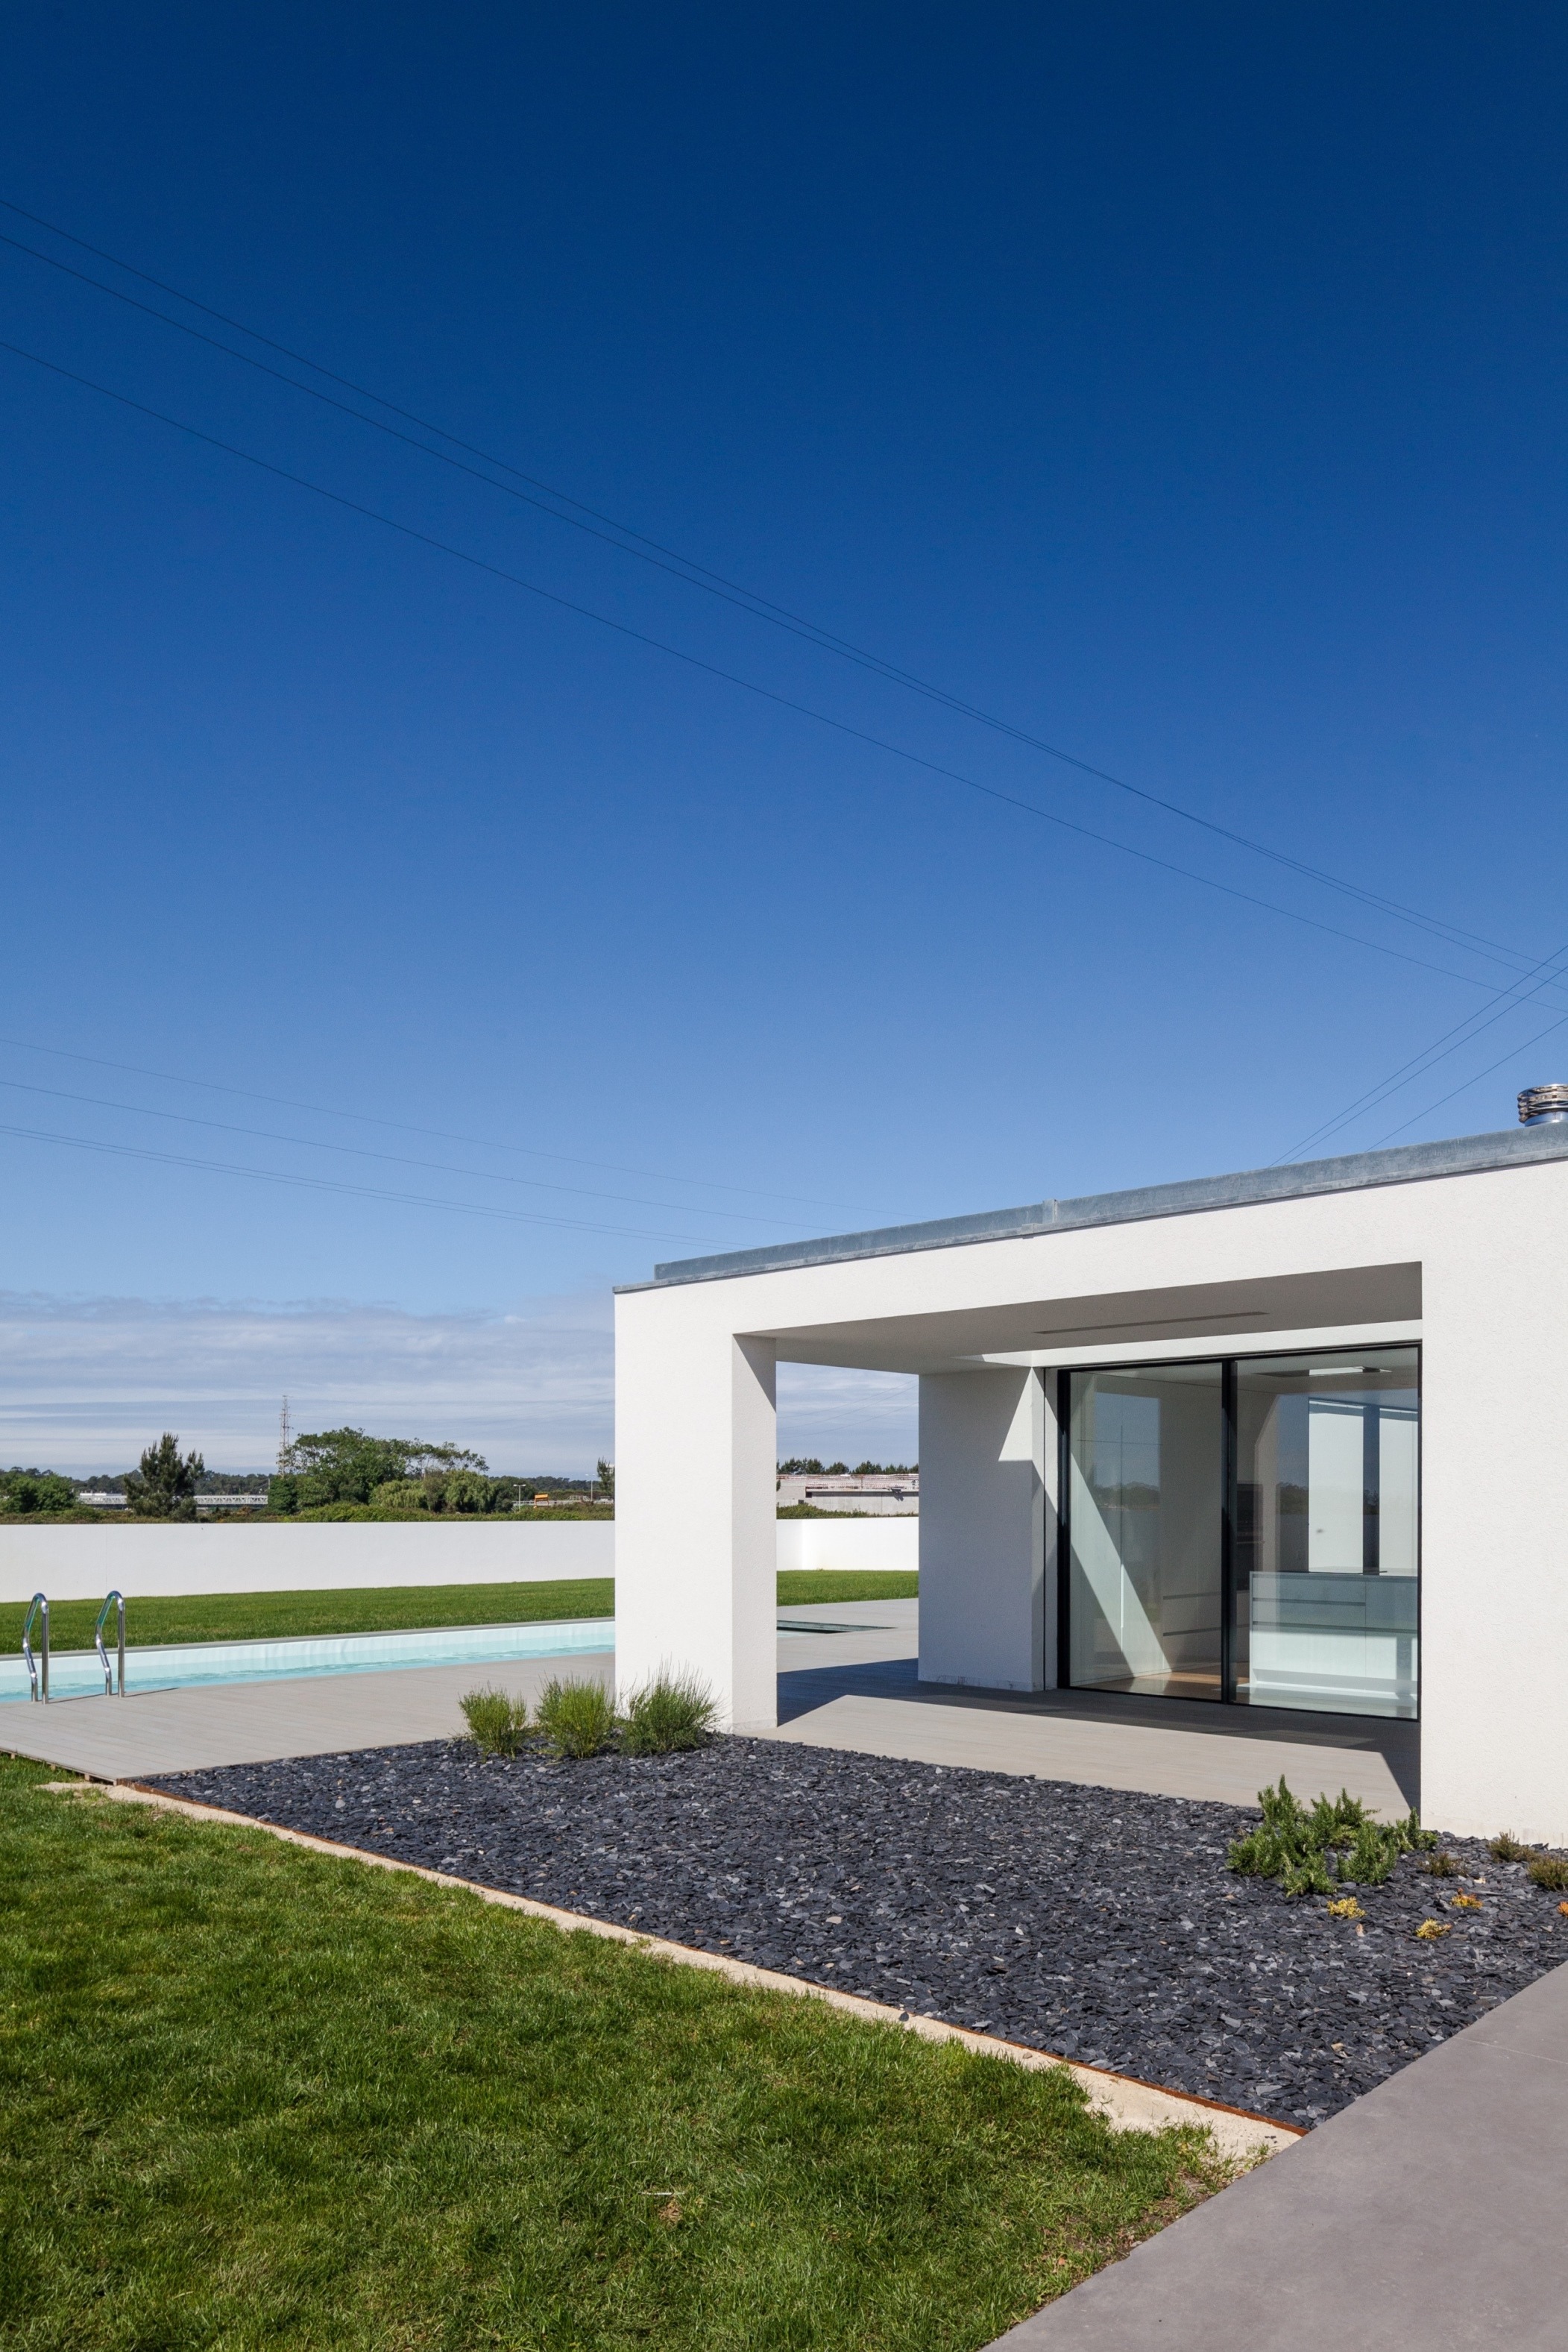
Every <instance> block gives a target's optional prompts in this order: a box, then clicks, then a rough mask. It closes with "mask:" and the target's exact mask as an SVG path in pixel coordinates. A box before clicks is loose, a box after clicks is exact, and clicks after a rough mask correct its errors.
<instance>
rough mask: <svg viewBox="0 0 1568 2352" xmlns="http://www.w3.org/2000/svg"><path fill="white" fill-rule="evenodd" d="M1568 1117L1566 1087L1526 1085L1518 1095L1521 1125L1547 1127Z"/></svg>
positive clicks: (1567, 1088) (1567, 1093) (1567, 1092)
mask: <svg viewBox="0 0 1568 2352" xmlns="http://www.w3.org/2000/svg"><path fill="white" fill-rule="evenodd" d="M1563 1118H1568V1087H1525V1089H1524V1092H1523V1093H1522V1094H1521V1096H1520V1097H1519V1123H1520V1125H1521V1127H1549V1126H1551V1125H1552V1124H1553V1123H1554V1122H1555V1121H1556V1120H1558V1119H1563Z"/></svg>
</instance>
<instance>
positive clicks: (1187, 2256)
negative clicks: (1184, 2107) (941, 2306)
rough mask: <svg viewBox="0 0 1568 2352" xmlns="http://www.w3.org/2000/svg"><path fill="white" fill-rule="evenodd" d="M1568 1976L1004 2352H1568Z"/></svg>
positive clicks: (1094, 2285)
mask: <svg viewBox="0 0 1568 2352" xmlns="http://www.w3.org/2000/svg"><path fill="white" fill-rule="evenodd" d="M1565 2199H1568V1968H1562V1969H1554V1970H1553V1971H1552V1974H1551V1975H1550V1976H1547V1977H1542V1979H1540V1981H1539V1982H1538V1983H1536V1984H1533V1985H1531V1986H1530V1987H1529V1988H1528V1989H1527V1990H1525V1991H1523V1992H1521V1993H1516V1994H1515V1995H1514V1997H1513V1999H1512V2000H1508V2001H1504V2002H1503V2003H1502V2005H1501V2006H1500V2008H1498V2009H1496V2010H1494V2011H1492V2013H1491V2014H1490V2016H1489V2017H1485V2018H1482V2019H1481V2020H1480V2021H1479V2022H1478V2023H1477V2024H1475V2025H1471V2026H1467V2027H1466V2029H1465V2030H1464V2032H1461V2033H1457V2034H1455V2035H1454V2037H1453V2039H1452V2040H1451V2041H1449V2042H1444V2043H1442V2044H1441V2045H1440V2046H1439V2047H1438V2048H1437V2049H1436V2050H1433V2051H1431V2052H1429V2053H1427V2056H1426V2057H1424V2058H1420V2059H1417V2061H1416V2063H1415V2064H1414V2065H1413V2066H1407V2067H1406V2069H1405V2070H1404V2072H1403V2073H1402V2074H1396V2075H1395V2076H1393V2077H1392V2079H1391V2080H1390V2081H1388V2082H1386V2083H1384V2084H1380V2085H1379V2086H1378V2088H1377V2089H1376V2090H1375V2091H1371V2092H1369V2093H1368V2094H1367V2095H1366V2096H1365V2097H1364V2098H1363V2099H1358V2100H1357V2101H1356V2102H1355V2104H1354V2105H1353V2106H1349V2107H1346V2108H1345V2109H1344V2110H1343V2113H1342V2114H1340V2115H1337V2116H1333V2117H1332V2118H1331V2120H1330V2121H1329V2122H1327V2123H1326V2124H1322V2125H1320V2126H1319V2127H1318V2129H1317V2130H1316V2131H1315V2132H1313V2133H1312V2135H1311V2136H1310V2137H1308V2138H1306V2139H1303V2140H1300V2141H1298V2142H1297V2143H1296V2145H1295V2146H1294V2147H1290V2148H1287V2149H1286V2150H1285V2151H1284V2152H1283V2153H1282V2154H1281V2155H1280V2156H1277V2157H1275V2158H1273V2159H1272V2161H1271V2162H1270V2163H1269V2164H1267V2165H1265V2166H1264V2167H1263V2168H1262V2169H1261V2170H1260V2171H1258V2172H1252V2173H1249V2174H1248V2175H1247V2176H1246V2177H1245V2178H1244V2179H1241V2180H1239V2181H1237V2182H1236V2183H1235V2184H1234V2185H1233V2186H1232V2187H1231V2188H1229V2189H1224V2190H1222V2191H1221V2193H1220V2194H1219V2195H1218V2197H1216V2198H1213V2199H1211V2200H1210V2201H1209V2202H1208V2203H1207V2205H1202V2206H1199V2207H1198V2208H1197V2210H1196V2211H1195V2212H1192V2213H1189V2214H1186V2216H1184V2218H1183V2219H1182V2220H1181V2221H1177V2222H1175V2223H1174V2224H1173V2225H1172V2227H1171V2228H1170V2229H1168V2230H1166V2231H1163V2232H1162V2233H1161V2235H1160V2236H1159V2237H1157V2238H1152V2239H1150V2240H1149V2241H1148V2242H1147V2243H1146V2244H1145V2245H1142V2246H1139V2247H1137V2248H1136V2249H1135V2250H1134V2252H1132V2253H1131V2254H1129V2255H1128V2256H1127V2258H1126V2260H1125V2261H1124V2262H1121V2263H1114V2264H1113V2266H1112V2267H1111V2268H1110V2269H1109V2270H1105V2271H1102V2272H1101V2273H1099V2274H1098V2275H1097V2276H1096V2277H1094V2278H1092V2279H1088V2280H1086V2281H1085V2282H1084V2284H1083V2285H1082V2286H1080V2287H1075V2288H1074V2289H1073V2291H1072V2293H1071V2294H1068V2295H1064V2296H1063V2297H1062V2299H1061V2302H1060V2303H1055V2304H1051V2305H1047V2307H1046V2309H1045V2310H1044V2311H1041V2312H1038V2313H1037V2314H1036V2315H1035V2316H1034V2317H1033V2318H1032V2319H1026V2320H1025V2321H1023V2323H1022V2324H1021V2325H1020V2326H1018V2327H1015V2328H1012V2329H1009V2333H1008V2334H1007V2335H1006V2336H1002V2337H1000V2338H999V2339H998V2343H997V2345H995V2346H994V2347H992V2352H1004V2347H1005V2352H1144V2347H1147V2346H1150V2345H1157V2346H1158V2347H1161V2352H1321V2347H1322V2345H1323V2344H1324V2343H1325V2342H1328V2341H1337V2340H1339V2339H1341V2338H1343V2340H1344V2341H1346V2342H1353V2343H1354V2344H1355V2345H1356V2347H1358V2352H1415V2347H1433V2352H1471V2347H1481V2346H1486V2347H1499V2346H1507V2347H1509V2352H1563V2346H1564V2345H1568V2291H1565V2290H1564V2287H1563V2270H1562V2263H1561V2259H1560V2248H1561V2240H1560V2238H1559V2236H1558V2231H1560V2230H1561V2228H1562V2226H1563V2221H1562V2217H1563V2206H1564V2200H1565Z"/></svg>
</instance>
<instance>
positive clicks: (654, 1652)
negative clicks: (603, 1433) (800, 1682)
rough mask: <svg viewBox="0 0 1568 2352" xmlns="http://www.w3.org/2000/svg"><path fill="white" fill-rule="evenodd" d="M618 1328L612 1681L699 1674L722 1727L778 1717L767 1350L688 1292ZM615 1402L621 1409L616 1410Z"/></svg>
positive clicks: (773, 1459)
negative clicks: (625, 1403) (626, 1403)
mask: <svg viewBox="0 0 1568 2352" xmlns="http://www.w3.org/2000/svg"><path fill="white" fill-rule="evenodd" d="M661 1303H662V1304H663V1305H664V1309H665V1311H664V1312H663V1313H662V1314H659V1315H653V1316H651V1315H646V1314H643V1315H638V1314H632V1315H628V1316H623V1317H622V1318H619V1320H618V1324H617V1331H616V1374H615V1395H616V1405H615V1416H616V1417H615V1511H616V1584H615V1650H616V1679H617V1684H618V1686H619V1688H620V1689H621V1690H622V1693H624V1692H625V1691H627V1690H630V1689H633V1688H635V1687H636V1685H638V1684H639V1683H643V1682H645V1681H647V1680H649V1679H650V1678H651V1677H652V1676H653V1675H656V1674H658V1673H660V1672H661V1671H662V1670H663V1669H664V1667H666V1666H669V1667H673V1668H674V1669H676V1670H677V1671H690V1672H691V1673H694V1674H695V1675H698V1676H700V1678H701V1679H702V1680H703V1681H704V1682H705V1683H706V1685H708V1687H709V1689H710V1690H712V1692H713V1693H714V1695H715V1697H716V1702H717V1706H718V1713H719V1720H720V1722H721V1723H722V1724H724V1725H725V1726H726V1727H732V1728H736V1729H746V1728H752V1727H755V1728H757V1729H770V1728H771V1727H772V1726H773V1725H774V1724H775V1723H776V1722H777V1721H778V1675H777V1666H776V1662H775V1649H776V1641H777V1636H776V1633H775V1626H776V1622H777V1620H776V1615H775V1611H776V1608H777V1585H776V1583H775V1576H776V1572H777V1568H778V1545H779V1517H778V1510H777V1506H776V1504H775V1500H774V1495H775V1488H776V1485H777V1479H778V1413H777V1410H776V1405H775V1399H774V1367H775V1352H774V1349H773V1347H772V1345H771V1343H770V1342H768V1341H766V1340H754V1339H741V1338H737V1336H736V1335H735V1334H734V1333H733V1332H731V1331H728V1330H726V1329H725V1328H723V1322H722V1318H715V1316H714V1314H713V1311H712V1307H711V1305H710V1303H709V1302H708V1301H707V1300H706V1299H703V1298H699V1297H697V1296H696V1295H695V1292H692V1291H682V1292H678V1293H670V1294H667V1295H665V1296H664V1297H663V1298H662V1301H661ZM622 1394H624V1395H626V1396H627V1397H628V1398H629V1399H630V1400H631V1410H630V1412H627V1413H626V1414H625V1415H624V1416H623V1415H622V1404H621V1400H622Z"/></svg>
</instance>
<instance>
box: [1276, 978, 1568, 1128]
mask: <svg viewBox="0 0 1568 2352" xmlns="http://www.w3.org/2000/svg"><path fill="white" fill-rule="evenodd" d="M1564 956H1568V945H1564V946H1563V947H1560V948H1556V949H1554V950H1552V954H1551V955H1549V956H1543V957H1542V961H1540V963H1538V964H1537V965H1536V967H1535V971H1534V972H1527V973H1526V974H1525V975H1524V980H1531V979H1534V978H1535V973H1536V972H1547V969H1548V966H1550V965H1552V964H1558V963H1561V961H1562V960H1563V957H1564ZM1552 976H1553V975H1552V974H1550V973H1548V977H1547V978H1546V979H1543V980H1539V981H1537V982H1536V985H1535V986H1534V987H1533V988H1530V989H1526V988H1525V986H1524V980H1519V981H1515V982H1513V984H1512V986H1511V987H1510V988H1507V989H1504V990H1502V991H1501V992H1500V994H1501V995H1502V997H1503V998H1504V999H1505V1000H1506V1001H1505V1002H1503V1003H1500V1005H1499V1006H1498V1009H1497V1010H1496V1012H1494V1013H1486V1009H1485V1007H1484V1006H1483V1007H1482V1008H1481V1009H1480V1011H1479V1012H1476V1013H1471V1014H1470V1015H1469V1018H1468V1019H1466V1020H1464V1021H1459V1022H1456V1023H1455V1024H1454V1026H1453V1028H1451V1029H1445V1030H1444V1032H1443V1034H1442V1035H1441V1036H1440V1037H1436V1038H1434V1039H1433V1041H1432V1043H1431V1045H1425V1046H1423V1047H1422V1049H1421V1051H1420V1052H1419V1053H1418V1054H1413V1055H1411V1057H1410V1059H1409V1060H1408V1061H1407V1062H1401V1063H1400V1065H1399V1066H1398V1068H1397V1069H1396V1070H1392V1071H1390V1073H1389V1075H1388V1076H1387V1077H1386V1078H1382V1079H1380V1080H1379V1081H1378V1083H1377V1085H1376V1086H1375V1087H1368V1088H1367V1090H1366V1092H1365V1093H1364V1094H1361V1095H1357V1097H1356V1098H1355V1100H1354V1102H1353V1103H1348V1104H1347V1105H1346V1106H1345V1108H1344V1109H1343V1110H1342V1111H1341V1112H1339V1113H1338V1114H1337V1116H1336V1117H1335V1118H1330V1119H1325V1120H1324V1121H1323V1123H1322V1126H1321V1127H1314V1128H1313V1129H1312V1133H1311V1134H1310V1135H1304V1136H1303V1137H1302V1138H1301V1141H1300V1142H1299V1143H1293V1144H1292V1145H1291V1149H1290V1150H1289V1151H1284V1152H1281V1155H1280V1157H1279V1159H1278V1160H1270V1163H1269V1165H1270V1167H1271V1168H1280V1167H1282V1166H1283V1165H1284V1163H1285V1161H1286V1160H1294V1159H1296V1158H1297V1157H1298V1156H1299V1154H1300V1153H1301V1152H1303V1151H1306V1150H1309V1149H1311V1147H1312V1146H1313V1145H1314V1144H1318V1143H1322V1142H1324V1141H1325V1140H1326V1139H1327V1138H1328V1137H1329V1136H1331V1135H1333V1134H1336V1133H1337V1132H1338V1130H1339V1129H1341V1128H1342V1127H1347V1126H1348V1125H1349V1124H1350V1122H1351V1120H1352V1119H1353V1118H1358V1117H1359V1116H1360V1114H1361V1113H1362V1112H1363V1111H1367V1110H1371V1109H1374V1108H1375V1107H1376V1105H1377V1104H1378V1103H1380V1102H1385V1101H1386V1100H1387V1098H1388V1097H1389V1096H1390V1095H1392V1094H1397V1093H1398V1092H1399V1091H1400V1089H1401V1087H1406V1086H1413V1085H1414V1084H1415V1082H1416V1079H1417V1078H1420V1077H1425V1076H1426V1075H1427V1071H1428V1070H1430V1069H1435V1068H1436V1067H1437V1064H1438V1063H1439V1062H1446V1061H1447V1060H1448V1055H1450V1054H1457V1053H1458V1051H1459V1050H1460V1048H1461V1047H1462V1046H1465V1045H1470V1044H1471V1043H1472V1042H1473V1041H1474V1039H1475V1038H1477V1037H1479V1035H1480V1034H1481V1033H1482V1031H1483V1030H1486V1029H1490V1027H1491V1026H1492V1025H1493V1024H1494V1023H1495V1022H1498V1021H1500V1020H1502V1019H1503V1017H1504V1016H1505V1014H1507V1013H1512V1012H1515V1011H1517V1009H1518V1008H1519V1006H1520V1005H1521V1004H1528V1003H1530V1001H1531V998H1532V997H1535V996H1539V995H1540V994H1541V992H1542V990H1543V989H1544V988H1546V987H1547V986H1548V985H1549V983H1550V980H1551V978H1552ZM1521 990H1523V993H1522V994H1521ZM1483 1015H1484V1017H1483ZM1461 1032H1466V1033H1468V1034H1460V1033H1461ZM1542 1034H1550V1033H1549V1032H1543V1033H1542ZM1450 1038H1452V1039H1453V1040H1454V1043H1453V1044H1452V1045H1450V1044H1449V1042H1448V1041H1449V1039H1450ZM1439 1048H1440V1049H1441V1050H1439ZM1519 1050H1520V1051H1521V1052H1523V1050H1524V1048H1523V1047H1522V1046H1521V1047H1520V1048H1519ZM1507 1058H1508V1056H1507V1055H1505V1056H1504V1059H1505V1060H1506V1059H1507ZM1494 1066H1496V1065H1494ZM1482 1075H1483V1076H1484V1075H1485V1073H1484V1072H1483V1074H1482ZM1471 1083H1473V1081H1467V1084H1471ZM1458 1092H1459V1093H1461V1094H1462V1093H1463V1092H1464V1088H1463V1087H1460V1088H1458ZM1451 1099H1452V1097H1450V1096H1448V1095H1445V1096H1444V1097H1443V1100H1444V1102H1448V1101H1450V1100H1451ZM1432 1108H1433V1109H1434V1110H1436V1109H1437V1108H1438V1105H1437V1104H1436V1103H1434V1104H1433V1106H1432ZM1417 1116H1418V1117H1422V1118H1424V1117H1425V1116H1426V1114H1425V1113H1424V1112H1421V1113H1418V1114H1417ZM1406 1123H1407V1124H1413V1122H1406ZM1393 1132H1394V1133H1395V1134H1396V1135H1397V1134H1400V1133H1402V1132H1403V1129H1398V1128H1396V1129H1394V1130H1393Z"/></svg>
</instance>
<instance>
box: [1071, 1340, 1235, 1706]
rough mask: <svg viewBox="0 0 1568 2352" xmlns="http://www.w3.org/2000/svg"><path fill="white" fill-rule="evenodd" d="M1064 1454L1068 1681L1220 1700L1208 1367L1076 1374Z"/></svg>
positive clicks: (1218, 1477)
mask: <svg viewBox="0 0 1568 2352" xmlns="http://www.w3.org/2000/svg"><path fill="white" fill-rule="evenodd" d="M1069 1451H1070V1465H1071V1468H1070V1475H1071V1503H1070V1525H1071V1599H1070V1606H1069V1615H1068V1622H1069V1626H1070V1629H1071V1665H1070V1674H1071V1681H1072V1683H1073V1685H1074V1686H1075V1687H1077V1688H1079V1689H1092V1690H1117V1691H1140V1692H1146V1693H1148V1694H1150V1695H1151V1696H1156V1697H1170V1698H1206V1699H1219V1698H1222V1697H1223V1696H1224V1687H1223V1677H1222V1642H1221V1621H1222V1615H1223V1605H1224V1601H1223V1586H1222V1579H1221V1571H1220V1528H1221V1524H1222V1520H1223V1516H1224V1464H1225V1424H1224V1411H1223V1403H1222V1395H1221V1385H1220V1367H1219V1366H1218V1364H1172V1365H1157V1364H1156V1365H1150V1366H1147V1367H1145V1369H1143V1370H1137V1371H1115V1372H1098V1371H1097V1372H1074V1373H1073V1374H1072V1387H1071V1424H1070V1449H1069Z"/></svg>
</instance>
